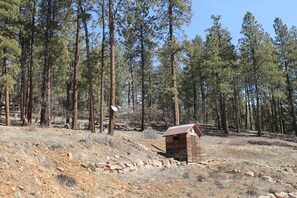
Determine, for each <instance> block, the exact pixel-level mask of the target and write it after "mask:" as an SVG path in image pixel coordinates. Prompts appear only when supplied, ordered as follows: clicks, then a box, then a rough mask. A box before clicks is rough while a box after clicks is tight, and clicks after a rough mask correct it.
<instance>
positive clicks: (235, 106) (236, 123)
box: [233, 86, 239, 132]
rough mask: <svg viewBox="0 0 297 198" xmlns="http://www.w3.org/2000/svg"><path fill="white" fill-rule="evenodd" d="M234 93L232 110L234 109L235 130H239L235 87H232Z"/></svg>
mask: <svg viewBox="0 0 297 198" xmlns="http://www.w3.org/2000/svg"><path fill="white" fill-rule="evenodd" d="M233 93H234V110H235V125H236V132H239V118H238V105H237V91H236V87H235V86H234V87H233Z"/></svg>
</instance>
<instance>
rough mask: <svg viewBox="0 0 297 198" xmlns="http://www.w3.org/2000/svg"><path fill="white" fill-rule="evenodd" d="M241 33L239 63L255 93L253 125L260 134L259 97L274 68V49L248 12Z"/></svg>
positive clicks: (250, 87)
mask: <svg viewBox="0 0 297 198" xmlns="http://www.w3.org/2000/svg"><path fill="white" fill-rule="evenodd" d="M241 33H242V34H243V35H244V38H242V39H241V40H240V53H241V60H242V63H241V64H242V65H243V66H244V72H245V75H246V79H249V80H248V82H247V83H248V88H249V89H250V90H249V91H252V93H253V94H254V95H255V100H256V104H255V112H256V113H255V126H256V130H257V131H258V136H261V135H262V126H261V117H262V116H261V97H262V93H263V90H264V87H265V85H266V84H267V82H268V81H267V79H269V78H270V75H271V74H270V73H269V71H271V70H272V71H274V69H275V64H274V61H275V59H274V58H275V56H274V50H273V46H272V43H271V39H270V38H269V36H268V35H267V33H265V32H264V30H263V28H262V26H261V25H260V24H259V23H257V21H256V20H255V17H254V16H253V15H252V13H250V12H247V14H246V15H245V16H244V19H243V24H242V29H241Z"/></svg>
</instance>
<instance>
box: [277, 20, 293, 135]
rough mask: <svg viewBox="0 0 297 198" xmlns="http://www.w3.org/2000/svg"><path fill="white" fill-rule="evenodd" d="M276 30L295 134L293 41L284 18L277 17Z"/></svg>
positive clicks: (281, 67)
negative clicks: (291, 57)
mask: <svg viewBox="0 0 297 198" xmlns="http://www.w3.org/2000/svg"><path fill="white" fill-rule="evenodd" d="M273 27H274V30H275V33H276V36H275V39H274V44H275V45H276V49H277V53H278V56H279V57H278V59H279V65H280V69H281V70H282V71H283V73H284V75H285V77H286V87H287V89H286V90H287V94H286V95H287V100H288V104H289V111H290V114H291V117H292V126H293V129H294V131H295V134H296V135H297V123H296V113H295V107H294V102H293V101H294V99H293V87H292V78H293V77H292V75H291V73H292V72H291V70H292V68H291V66H292V63H291V62H290V59H289V56H290V49H289V48H290V47H291V46H292V43H290V42H291V41H290V40H291V39H290V34H289V30H288V28H287V26H286V25H285V24H283V22H282V20H281V19H280V18H276V19H275V20H274V25H273Z"/></svg>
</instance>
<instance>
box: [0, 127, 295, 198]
mask: <svg viewBox="0 0 297 198" xmlns="http://www.w3.org/2000/svg"><path fill="white" fill-rule="evenodd" d="M145 137H146V138H148V137H150V136H145V135H144V134H142V133H139V132H120V131H116V132H115V136H113V137H111V136H107V135H106V134H90V133H89V132H86V131H72V130H66V129H55V128H53V129H41V128H32V127H30V128H19V127H11V128H8V127H0V151H1V152H0V197H3V198H4V197H5V198H6V197H259V196H261V195H263V196H264V195H269V193H270V196H271V197H272V196H275V197H277V196H279V197H280V195H281V194H280V193H281V192H282V193H283V197H286V196H287V197H297V194H296V192H297V179H296V178H297V143H296V138H289V139H285V138H283V137H279V138H271V137H268V136H267V137H261V138H259V137H253V136H251V135H250V134H242V135H240V136H237V135H236V134H233V135H231V136H229V137H218V136H214V135H213V134H209V135H205V136H203V137H202V139H201V141H202V145H203V149H204V153H205V155H203V156H202V157H201V161H200V163H198V164H197V165H185V164H184V163H179V162H176V161H170V160H167V159H165V158H164V157H163V156H162V155H159V154H157V152H161V151H162V150H165V146H164V139H163V138H162V136H161V135H155V136H151V137H153V138H155V139H146V138H145ZM288 140H290V141H288Z"/></svg>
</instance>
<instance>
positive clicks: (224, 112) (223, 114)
mask: <svg viewBox="0 0 297 198" xmlns="http://www.w3.org/2000/svg"><path fill="white" fill-rule="evenodd" d="M219 100H220V110H221V120H222V127H223V130H224V131H225V134H228V133H229V128H228V118H227V105H226V98H225V96H224V95H223V94H222V93H220V98H219Z"/></svg>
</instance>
